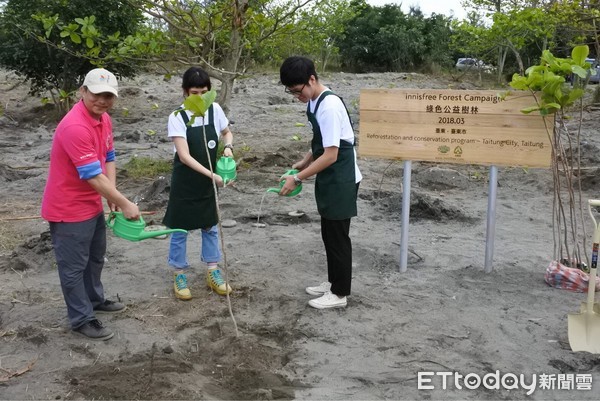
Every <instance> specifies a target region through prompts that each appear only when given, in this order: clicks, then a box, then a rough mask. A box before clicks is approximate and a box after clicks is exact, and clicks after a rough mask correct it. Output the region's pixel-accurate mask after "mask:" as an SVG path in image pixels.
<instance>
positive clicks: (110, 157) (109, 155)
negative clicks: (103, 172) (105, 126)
mask: <svg viewBox="0 0 600 401" xmlns="http://www.w3.org/2000/svg"><path fill="white" fill-rule="evenodd" d="M106 161H107V162H114V161H115V150H114V149H113V150H109V151H108V152H106Z"/></svg>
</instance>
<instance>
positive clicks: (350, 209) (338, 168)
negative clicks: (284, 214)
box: [306, 91, 357, 220]
mask: <svg viewBox="0 0 600 401" xmlns="http://www.w3.org/2000/svg"><path fill="white" fill-rule="evenodd" d="M329 95H333V92H331V91H326V92H323V94H322V95H321V97H320V98H319V101H318V102H317V105H316V106H315V111H314V112H313V113H311V112H310V104H309V105H308V107H307V108H306V115H307V117H308V121H310V123H311V125H312V130H313V139H312V142H311V148H312V154H313V159H314V160H316V159H318V158H319V157H320V156H321V155H322V154H323V152H324V151H325V149H324V148H323V137H322V136H321V128H320V127H319V123H318V122H317V118H316V115H317V110H318V109H319V105H320V104H321V102H322V101H323V99H325V97H327V96H329ZM344 107H345V105H344ZM346 113H348V110H346ZM348 119H350V115H349V114H348ZM350 123H352V121H350ZM356 195H357V186H356V174H355V159H354V144H350V143H348V142H346V141H344V140H340V147H339V149H338V157H337V160H336V161H335V163H333V164H332V165H331V166H329V167H327V168H326V169H325V170H323V171H321V172H320V173H318V174H317V178H316V180H315V199H316V200H317V209H318V211H319V214H320V215H321V216H322V217H324V218H326V219H329V220H344V219H349V218H351V217H354V216H356V214H357V211H356Z"/></svg>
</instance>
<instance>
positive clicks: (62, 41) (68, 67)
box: [0, 0, 143, 109]
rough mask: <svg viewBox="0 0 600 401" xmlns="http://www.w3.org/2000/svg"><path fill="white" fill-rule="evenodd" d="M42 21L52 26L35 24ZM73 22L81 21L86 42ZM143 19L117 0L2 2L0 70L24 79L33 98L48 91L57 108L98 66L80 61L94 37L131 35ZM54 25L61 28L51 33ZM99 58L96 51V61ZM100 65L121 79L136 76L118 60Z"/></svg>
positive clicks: (137, 12)
mask: <svg viewBox="0 0 600 401" xmlns="http://www.w3.org/2000/svg"><path fill="white" fill-rule="evenodd" d="M92 15H93V16H95V18H94V19H93V27H90V26H91V25H92V24H90V18H88V19H87V20H86V19H84V17H85V16H92ZM44 19H46V20H51V21H53V24H54V25H51V24H46V25H45V26H44V24H43V23H41V22H40V20H44ZM75 19H80V20H81V24H76V25H77V27H80V26H81V25H83V26H86V24H87V28H88V32H87V33H88V38H87V40H83V39H82V36H81V35H80V34H79V33H77V32H76V31H77V30H78V29H76V26H75V25H74V21H75ZM142 20H143V16H142V13H141V11H140V10H139V9H136V8H133V7H131V6H130V5H128V4H125V3H123V2H121V1H119V0H103V1H101V2H90V1H87V0H70V1H45V0H7V1H6V2H5V4H4V7H3V10H2V14H1V15H0V66H2V67H5V68H8V69H10V70H13V71H15V72H16V73H17V74H18V75H20V76H22V77H23V78H24V79H25V80H27V81H28V82H29V83H30V87H31V92H32V93H42V92H44V91H46V90H50V93H51V94H52V96H53V97H54V99H55V102H56V103H57V104H58V105H59V107H60V106H61V102H60V101H59V100H61V99H62V100H66V99H67V98H68V96H67V95H66V94H68V93H70V92H72V91H73V90H74V89H76V88H77V87H78V86H79V85H80V84H81V82H82V80H83V77H84V76H85V74H86V73H87V72H88V71H89V70H90V69H92V68H94V67H95V66H97V65H99V64H100V63H99V62H96V61H95V60H93V59H90V58H87V59H86V58H82V57H80V56H79V54H80V53H81V52H80V50H79V49H81V48H83V47H87V48H92V47H94V37H95V36H101V35H106V36H108V35H112V34H114V33H115V32H119V33H120V34H122V35H127V34H129V33H133V32H135V31H136V30H137V29H138V27H139V25H140V23H141V22H142ZM56 26H63V28H64V29H63V30H59V29H55V27H56ZM40 38H43V39H40ZM103 55H104V54H103V53H102V52H100V51H99V52H98V53H97V54H96V58H97V60H98V59H101V58H102V57H103ZM103 66H105V67H106V68H109V69H111V70H113V71H114V72H115V73H116V74H117V75H120V76H131V75H132V74H133V73H134V72H135V67H134V66H132V65H131V64H122V63H119V62H117V61H112V62H107V63H105V64H104V65H103ZM61 94H62V96H61ZM65 106H66V108H68V105H65ZM64 108H65V107H63V109H64Z"/></svg>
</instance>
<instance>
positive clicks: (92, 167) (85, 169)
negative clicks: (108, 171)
mask: <svg viewBox="0 0 600 401" xmlns="http://www.w3.org/2000/svg"><path fill="white" fill-rule="evenodd" d="M77 172H78V173H79V178H81V179H82V180H89V179H90V178H94V177H95V176H97V175H98V174H102V166H101V165H100V161H96V162H94V163H90V164H86V165H85V166H80V167H77Z"/></svg>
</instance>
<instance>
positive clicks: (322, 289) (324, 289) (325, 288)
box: [306, 281, 331, 296]
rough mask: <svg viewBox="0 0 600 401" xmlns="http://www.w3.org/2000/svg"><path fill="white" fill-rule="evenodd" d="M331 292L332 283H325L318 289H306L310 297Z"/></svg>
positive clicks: (317, 287)
mask: <svg viewBox="0 0 600 401" xmlns="http://www.w3.org/2000/svg"><path fill="white" fill-rule="evenodd" d="M329 290H331V283H329V282H327V281H325V282H323V283H321V284H319V285H318V286H316V287H306V293H307V294H310V295H317V296H318V295H323V294H325V293H326V292H329Z"/></svg>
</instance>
